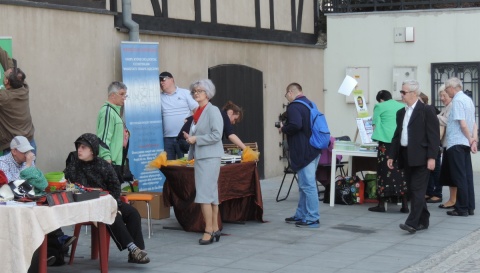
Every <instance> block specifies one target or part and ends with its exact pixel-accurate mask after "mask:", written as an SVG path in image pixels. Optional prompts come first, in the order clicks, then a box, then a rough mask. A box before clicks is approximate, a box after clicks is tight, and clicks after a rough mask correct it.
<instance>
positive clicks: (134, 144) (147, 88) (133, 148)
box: [121, 42, 165, 192]
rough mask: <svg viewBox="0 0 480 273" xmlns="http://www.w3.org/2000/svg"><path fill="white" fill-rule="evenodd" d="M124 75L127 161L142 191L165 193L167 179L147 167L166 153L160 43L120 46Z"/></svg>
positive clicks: (130, 43) (127, 43) (125, 43)
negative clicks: (159, 79)
mask: <svg viewBox="0 0 480 273" xmlns="http://www.w3.org/2000/svg"><path fill="white" fill-rule="evenodd" d="M121 58H122V76H123V82H124V83H125V85H126V86H127V88H128V89H127V94H128V98H127V100H126V101H125V121H126V125H127V128H128V130H129V131H130V147H129V151H128V158H129V160H130V162H129V163H130V169H131V171H132V173H133V175H134V176H135V178H136V179H138V181H139V185H138V189H139V191H152V192H162V191H163V184H164V182H165V176H164V175H163V174H162V172H160V170H147V169H146V166H147V165H148V163H149V162H150V161H152V160H153V159H155V158H156V157H157V155H158V154H160V152H162V151H163V123H162V112H161V107H162V105H161V98H160V83H159V81H158V75H159V66H158V43H137V42H122V43H121Z"/></svg>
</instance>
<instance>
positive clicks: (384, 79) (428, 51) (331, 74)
mask: <svg viewBox="0 0 480 273" xmlns="http://www.w3.org/2000/svg"><path fill="white" fill-rule="evenodd" d="M478 25H480V9H478V8H472V9H445V10H416V11H400V12H375V13H349V14H328V15H327V28H328V29H327V33H328V44H327V48H326V49H325V89H326V90H325V91H326V92H325V109H326V117H327V118H328V120H329V121H333V122H330V130H331V131H332V134H333V135H334V136H341V135H349V136H350V137H351V138H352V139H353V137H354V135H355V131H356V124H355V117H356V109H355V106H354V104H347V103H346V102H345V97H344V96H343V95H340V94H338V93H337V91H338V88H339V87H340V84H341V83H342V81H343V78H344V77H345V70H346V68H347V67H369V82H370V84H369V99H368V101H369V103H368V109H369V112H370V114H373V107H374V105H375V103H376V100H375V96H376V94H377V92H378V91H379V90H382V89H386V90H390V91H391V90H392V89H393V67H394V66H415V67H417V80H418V81H419V82H420V88H421V90H422V92H424V93H425V94H427V95H428V96H429V97H431V71H430V65H431V63H439V62H480V52H479V51H478V45H479V44H480V36H479V35H477V34H476V33H477V31H476V29H477V26H478ZM398 27H414V30H415V41H414V42H410V43H395V42H394V29H395V28H398ZM477 114H478V113H477ZM473 160H474V163H473V165H474V170H476V171H480V164H478V163H479V162H480V157H479V156H478V154H477V155H474V156H473Z"/></svg>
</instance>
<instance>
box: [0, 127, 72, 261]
mask: <svg viewBox="0 0 480 273" xmlns="http://www.w3.org/2000/svg"><path fill="white" fill-rule="evenodd" d="M33 151H34V148H33V147H32V145H30V142H29V141H28V139H27V138H26V137H24V136H16V137H14V138H13V139H12V141H10V153H8V154H6V155H4V156H0V170H1V171H3V172H4V173H5V176H6V177H7V179H8V181H9V182H10V181H15V180H18V179H23V180H26V181H27V182H28V183H29V184H31V185H32V186H33V187H34V189H35V193H41V192H43V191H44V190H45V188H46V187H47V186H48V182H47V181H46V179H45V177H44V176H43V174H42V172H41V171H40V170H38V169H37V168H36V167H35V154H34V153H33ZM48 237H49V238H54V239H57V240H58V243H59V248H60V249H61V250H62V251H68V247H69V246H70V245H71V244H72V243H73V241H75V239H76V237H75V236H69V235H65V234H64V233H63V232H62V230H61V229H60V228H59V229H56V230H54V231H52V232H50V233H49V234H48ZM48 257H49V259H48V264H49V265H53V264H59V265H60V264H64V263H65V262H64V261H63V255H62V256H61V259H59V257H55V258H52V255H50V254H49V255H48Z"/></svg>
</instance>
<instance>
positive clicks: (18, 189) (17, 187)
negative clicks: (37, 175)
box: [8, 179, 35, 200]
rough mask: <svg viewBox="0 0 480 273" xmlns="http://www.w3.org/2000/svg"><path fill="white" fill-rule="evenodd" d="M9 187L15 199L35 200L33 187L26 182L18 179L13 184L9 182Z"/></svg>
mask: <svg viewBox="0 0 480 273" xmlns="http://www.w3.org/2000/svg"><path fill="white" fill-rule="evenodd" d="M8 186H9V187H10V189H11V190H12V192H13V196H14V199H22V198H26V199H31V200H33V199H35V191H34V190H33V186H32V185H30V184H28V182H26V181H25V180H22V179H18V180H15V181H12V182H8Z"/></svg>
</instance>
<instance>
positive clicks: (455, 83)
mask: <svg viewBox="0 0 480 273" xmlns="http://www.w3.org/2000/svg"><path fill="white" fill-rule="evenodd" d="M448 87H453V88H457V87H459V88H460V90H462V89H463V84H462V81H461V80H460V79H459V78H457V77H452V78H450V79H448V80H447V81H446V82H445V88H448Z"/></svg>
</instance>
